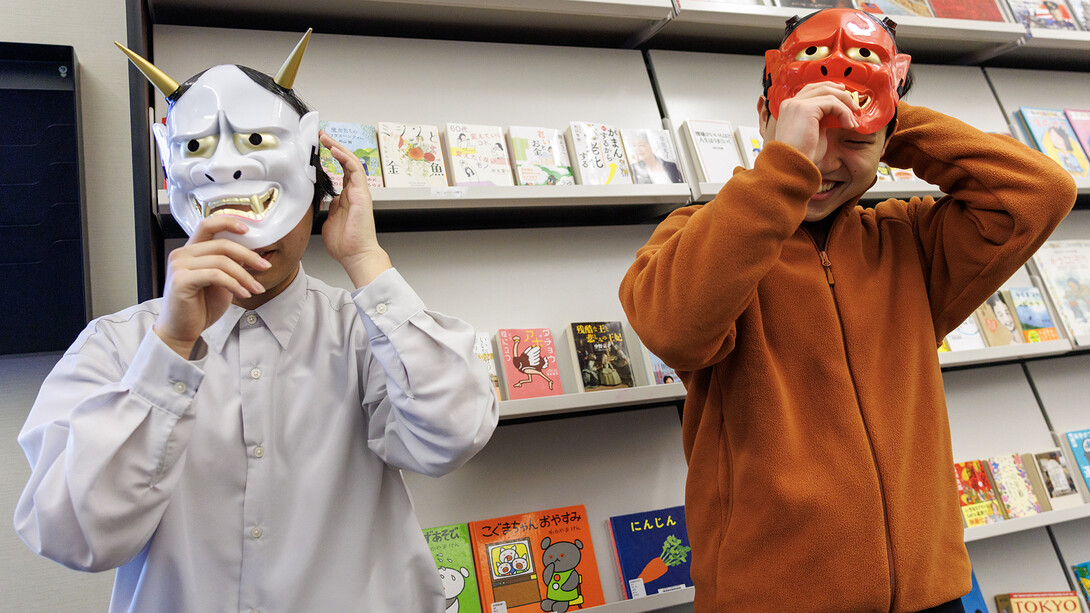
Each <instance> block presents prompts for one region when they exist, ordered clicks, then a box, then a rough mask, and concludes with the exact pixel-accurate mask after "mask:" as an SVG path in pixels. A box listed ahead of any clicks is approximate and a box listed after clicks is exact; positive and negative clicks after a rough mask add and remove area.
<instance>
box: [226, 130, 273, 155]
mask: <svg viewBox="0 0 1090 613" xmlns="http://www.w3.org/2000/svg"><path fill="white" fill-rule="evenodd" d="M279 145H280V139H278V138H276V137H275V136H273V135H272V134H266V133H264V132H251V133H249V134H235V148H237V149H238V150H239V153H252V152H254V151H265V150H267V149H275V148H277V147H278V146H279Z"/></svg>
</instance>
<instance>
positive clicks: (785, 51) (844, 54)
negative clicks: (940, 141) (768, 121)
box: [765, 9, 912, 134]
mask: <svg viewBox="0 0 1090 613" xmlns="http://www.w3.org/2000/svg"><path fill="white" fill-rule="evenodd" d="M911 60H912V58H911V57H910V56H908V55H906V54H904V53H897V50H896V46H895V44H894V42H893V37H892V36H890V34H889V33H888V32H887V31H886V30H885V28H883V27H882V26H881V25H879V24H878V23H877V22H876V21H875V20H874V19H872V18H871V17H870V16H868V15H866V14H864V13H863V12H861V11H857V10H854V9H826V10H823V11H819V12H818V13H815V14H814V16H813V17H810V18H809V19H807V20H806V21H804V22H803V23H802V24H801V25H799V26H798V27H797V28H795V30H794V31H792V32H791V34H790V35H789V36H788V37H787V39H786V40H784V41H783V44H781V45H780V48H779V49H770V50H768V51H766V52H765V72H766V74H767V75H768V77H770V78H771V83H772V85H771V86H770V87H769V89H768V106H769V112H770V113H772V116H773V117H775V118H776V119H779V116H780V104H782V103H783V101H784V100H786V99H788V98H791V97H793V96H794V95H795V94H797V93H798V92H799V90H800V89H802V87H803V86H804V85H806V84H807V83H817V82H819V81H832V82H834V83H841V84H843V85H844V86H845V87H847V89H848V91H849V92H852V93H853V94H857V95H858V96H859V103H860V105H861V106H862V109H860V111H859V112H857V113H856V114H855V120H856V123H858V124H859V127H858V128H857V129H858V130H859V132H861V133H863V134H873V133H874V132H877V131H878V130H880V129H882V128H883V127H885V125H886V124H888V123H889V122H890V120H892V119H893V115H894V112H895V111H896V110H897V101H898V100H899V99H900V95H899V94H898V92H897V88H898V86H899V85H901V84H902V83H903V82H904V80H905V76H906V75H907V74H908V65H909V62H911ZM821 125H822V127H827V128H830V127H834V128H835V127H840V122H839V121H837V120H836V118H834V117H833V116H831V115H826V116H825V118H824V119H823V120H822V122H821Z"/></svg>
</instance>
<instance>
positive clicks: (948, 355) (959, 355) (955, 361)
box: [939, 338, 1090, 366]
mask: <svg viewBox="0 0 1090 613" xmlns="http://www.w3.org/2000/svg"><path fill="white" fill-rule="evenodd" d="M1087 340H1088V341H1090V339H1087ZM1069 351H1071V343H1070V342H1069V341H1068V340H1067V339H1063V338H1061V339H1059V340H1055V341H1044V342H1040V343H1018V344H1011V345H1004V346H1002V347H984V348H983V349H964V350H961V351H943V352H941V353H939V365H940V366H966V365H969V364H986V363H988V362H1001V361H1003V360H1011V359H1018V358H1030V357H1041V356H1046V355H1059V354H1061V353H1067V352H1069Z"/></svg>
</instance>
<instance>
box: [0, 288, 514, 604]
mask: <svg viewBox="0 0 1090 613" xmlns="http://www.w3.org/2000/svg"><path fill="white" fill-rule="evenodd" d="M159 309H160V300H152V301H149V302H147V303H144V304H140V305H137V306H134V307H131V308H129V309H126V310H124V311H121V312H120V313H116V314H114V315H110V316H107V317H102V318H99V319H97V320H95V321H93V322H91V323H90V324H89V325H88V327H87V329H85V330H84V331H83V333H82V334H81V335H80V336H79V338H78V339H77V340H76V342H75V343H74V344H73V345H72V347H71V348H70V349H69V350H68V352H67V353H66V354H65V355H64V356H63V357H62V358H61V359H60V361H59V362H58V363H57V366H56V367H55V368H54V369H53V371H52V373H50V375H49V377H48V378H47V379H46V380H45V382H44V383H43V384H42V389H41V392H40V393H39V396H38V399H37V401H36V402H35V404H34V407H33V409H32V410H31V412H30V416H29V418H28V419H27V423H26V425H25V426H24V427H23V430H22V432H21V433H20V435H19V444H20V445H22V447H23V449H24V451H25V452H26V455H27V458H28V459H29V461H30V465H31V468H32V474H31V477H30V481H29V483H28V484H27V487H26V489H25V491H24V492H23V495H22V497H21V498H20V500H19V503H18V505H17V507H16V510H15V527H16V530H17V531H18V532H19V535H20V536H21V537H22V539H23V540H24V541H25V542H26V543H27V545H28V546H30V548H31V549H33V550H34V551H36V552H38V553H40V554H41V555H43V556H46V557H48V558H50V559H53V560H55V561H57V562H60V563H61V564H64V565H66V566H69V567H71V568H76V569H82V570H90V571H97V570H104V569H110V568H115V567H118V570H117V575H116V578H115V580H114V591H113V596H112V599H111V605H110V610H111V611H117V612H120V611H154V612H156V613H163V612H173V611H177V612H180V613H214V612H220V611H222V612H250V611H259V612H262V613H273V612H285V613H324V612H333V611H338V612H340V611H367V612H374V613H385V612H391V613H392V612H398V613H401V612H405V613H424V612H432V611H434V612H441V611H442V610H443V606H444V598H443V590H442V586H441V584H440V581H439V575H438V571H437V570H436V566H435V563H434V561H433V560H432V557H431V554H430V553H429V550H428V547H427V544H426V542H425V540H424V538H423V535H422V533H421V530H420V526H419V524H418V523H417V520H416V517H415V515H414V513H413V506H412V501H411V500H410V498H409V493H408V491H407V489H406V487H405V483H404V481H403V480H402V477H401V472H400V469H402V468H404V469H408V470H412V471H416V472H420V473H424V474H427V475H433V476H438V475H442V474H444V473H446V472H448V471H451V470H453V469H454V468H456V467H458V466H460V465H461V464H462V463H463V462H465V461H466V460H467V459H469V458H470V457H471V456H472V455H473V454H474V453H476V452H477V451H478V450H479V449H480V448H481V447H483V446H484V444H485V442H486V441H487V440H488V438H489V436H491V434H492V431H493V430H494V429H495V426H496V421H497V416H498V409H497V403H496V398H495V395H494V394H493V392H492V386H491V383H490V382H489V379H488V375H487V373H486V372H485V369H484V366H483V364H482V363H481V362H480V361H479V360H478V359H477V357H476V356H475V355H474V353H473V341H474V331H473V329H472V328H470V326H469V325H467V324H466V323H464V322H462V321H460V320H457V319H454V318H451V317H446V316H444V315H441V314H438V313H434V312H429V311H426V310H425V309H424V305H423V303H422V302H421V300H420V298H419V297H418V296H417V295H416V294H415V293H414V292H413V291H412V289H411V288H410V287H409V286H408V284H407V283H406V282H405V281H404V279H402V278H401V275H400V274H398V273H397V271H396V270H388V271H386V272H384V273H383V274H382V275H380V276H379V277H378V278H377V279H376V280H375V281H374V282H372V283H371V284H370V285H368V286H367V287H365V288H362V289H360V290H357V291H356V292H354V293H352V294H349V293H348V292H346V291H344V290H342V289H335V288H332V287H330V286H328V285H326V284H324V283H322V282H321V281H319V280H317V279H314V278H311V277H307V276H306V275H305V274H303V272H302V271H300V273H299V275H298V276H297V277H296V279H295V280H294V281H293V282H292V283H291V285H290V286H289V287H288V288H287V289H286V290H285V291H284V292H283V293H282V294H281V295H279V296H277V297H276V298H274V299H272V300H270V301H269V302H268V303H266V304H264V305H262V306H261V307H259V308H258V309H257V310H256V311H246V310H244V309H242V308H240V307H237V306H231V307H230V308H229V309H228V311H227V313H226V314H224V316H223V317H222V318H220V320H219V321H217V322H216V323H215V324H213V325H212V326H211V327H210V328H208V330H206V331H205V332H204V334H203V335H202V338H203V340H204V342H205V343H206V344H207V352H206V355H205V356H204V357H202V358H200V359H198V360H194V361H188V360H185V359H183V358H182V357H180V356H179V355H178V354H176V353H175V352H174V351H172V350H171V349H170V348H168V347H167V346H166V345H165V344H164V343H163V342H162V341H161V340H160V339H159V337H158V336H157V335H156V334H155V332H154V331H152V329H151V328H152V324H153V323H154V322H155V319H156V316H157V315H158V312H159Z"/></svg>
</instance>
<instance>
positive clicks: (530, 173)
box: [507, 126, 575, 185]
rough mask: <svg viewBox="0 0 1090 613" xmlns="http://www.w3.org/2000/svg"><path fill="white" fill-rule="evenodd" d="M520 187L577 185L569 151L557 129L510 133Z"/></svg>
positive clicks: (512, 129) (513, 129)
mask: <svg viewBox="0 0 1090 613" xmlns="http://www.w3.org/2000/svg"><path fill="white" fill-rule="evenodd" d="M507 136H508V138H509V140H510V143H511V158H512V160H514V162H515V179H516V180H517V181H518V184H519V185H575V175H573V174H572V169H571V161H570V160H569V159H568V148H567V146H566V145H565V144H564V139H563V138H562V137H561V136H560V132H559V131H558V130H556V129H555V128H534V127H530V126H511V127H509V128H508V129H507Z"/></svg>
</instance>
